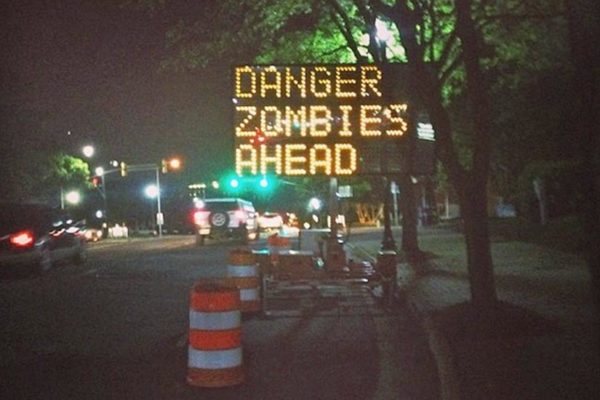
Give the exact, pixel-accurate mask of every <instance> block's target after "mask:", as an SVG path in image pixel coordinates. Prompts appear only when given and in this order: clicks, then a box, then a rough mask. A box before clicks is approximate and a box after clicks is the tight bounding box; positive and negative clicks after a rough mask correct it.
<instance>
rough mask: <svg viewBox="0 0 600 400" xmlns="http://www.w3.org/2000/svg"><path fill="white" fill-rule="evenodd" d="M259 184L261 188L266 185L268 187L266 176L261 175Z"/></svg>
mask: <svg viewBox="0 0 600 400" xmlns="http://www.w3.org/2000/svg"><path fill="white" fill-rule="evenodd" d="M259 184H260V187H262V188H267V187H269V181H268V180H267V178H265V177H263V178H262V179H261V180H260V182H259Z"/></svg>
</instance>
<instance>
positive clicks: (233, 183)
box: [229, 178, 240, 189]
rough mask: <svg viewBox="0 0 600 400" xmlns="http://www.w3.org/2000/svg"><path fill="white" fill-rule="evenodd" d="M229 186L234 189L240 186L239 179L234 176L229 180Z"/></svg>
mask: <svg viewBox="0 0 600 400" xmlns="http://www.w3.org/2000/svg"><path fill="white" fill-rule="evenodd" d="M229 186H231V187H232V188H234V189H237V188H238V187H239V186H240V181H238V180H237V179H236V178H233V179H231V180H230V181H229Z"/></svg>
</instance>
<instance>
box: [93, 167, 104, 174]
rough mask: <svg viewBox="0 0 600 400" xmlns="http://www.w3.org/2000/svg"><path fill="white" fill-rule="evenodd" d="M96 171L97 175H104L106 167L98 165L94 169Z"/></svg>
mask: <svg viewBox="0 0 600 400" xmlns="http://www.w3.org/2000/svg"><path fill="white" fill-rule="evenodd" d="M94 172H95V173H96V176H103V175H104V168H102V167H96V169H95V170H94Z"/></svg>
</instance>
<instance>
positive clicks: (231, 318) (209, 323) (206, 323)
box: [190, 310, 242, 331]
mask: <svg viewBox="0 0 600 400" xmlns="http://www.w3.org/2000/svg"><path fill="white" fill-rule="evenodd" d="M241 324H242V313H241V312H240V310H235V311H225V312H213V313H208V312H201V311H195V310H190V329H202V330H207V331H220V330H225V329H233V328H237V327H239V326H240V325H241Z"/></svg>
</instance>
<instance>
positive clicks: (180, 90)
mask: <svg viewBox="0 0 600 400" xmlns="http://www.w3.org/2000/svg"><path fill="white" fill-rule="evenodd" d="M6 3H8V4H6ZM110 3H111V2H109V1H85V0H73V1H64V0H62V1H61V0H55V1H42V0H21V1H19V0H12V1H9V2H3V4H2V5H1V6H0V7H1V8H2V24H1V25H2V28H0V29H1V31H0V32H1V35H2V43H3V51H2V62H1V75H0V76H1V84H2V90H1V98H0V102H1V110H0V113H1V114H0V118H1V119H0V132H1V135H2V141H1V142H2V144H1V149H2V151H3V154H4V155H6V154H7V152H9V153H12V154H13V155H14V154H15V153H18V151H19V150H20V149H22V148H23V147H24V146H26V147H29V148H36V149H39V150H41V151H47V150H48V149H55V150H63V151H65V152H71V153H78V151H79V149H80V147H81V146H82V145H84V144H87V143H92V144H94V145H95V146H96V148H97V160H98V163H100V161H108V160H111V159H120V160H125V161H127V162H129V163H156V162H159V161H160V159H161V158H162V157H165V156H171V155H176V154H177V155H179V154H180V155H183V156H184V157H185V159H186V166H187V171H186V174H188V175H190V176H193V177H204V176H205V175H211V174H214V173H218V171H219V170H220V169H222V168H226V167H229V166H230V165H229V160H230V159H231V157H232V155H231V154H229V153H232V151H233V147H232V144H231V143H232V139H233V138H232V127H231V122H230V104H231V103H230V101H229V100H228V99H229V98H230V96H231V95H230V93H229V89H228V86H227V82H228V79H229V75H230V65H231V63H230V62H229V61H227V62H226V61H224V62H223V67H222V68H221V69H219V70H216V71H200V70H196V71H190V72H177V73H176V72H173V71H161V70H160V63H161V61H163V60H164V58H165V56H166V54H167V53H166V49H165V32H166V30H167V29H168V28H169V27H171V26H172V25H173V24H174V23H175V22H176V21H177V20H178V19H179V18H180V17H181V16H182V15H187V17H190V15H193V12H194V10H192V9H189V7H186V8H185V9H184V10H183V11H180V12H177V11H176V10H175V11H174V10H159V11H156V12H155V13H154V14H150V13H149V12H148V11H143V10H137V9H131V8H129V9H123V8H120V7H118V6H117V4H118V3H119V1H114V2H113V4H110ZM189 3H195V4H196V7H201V6H199V5H198V3H201V2H188V4H189ZM69 132H70V134H69ZM76 155H79V154H76Z"/></svg>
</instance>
